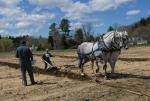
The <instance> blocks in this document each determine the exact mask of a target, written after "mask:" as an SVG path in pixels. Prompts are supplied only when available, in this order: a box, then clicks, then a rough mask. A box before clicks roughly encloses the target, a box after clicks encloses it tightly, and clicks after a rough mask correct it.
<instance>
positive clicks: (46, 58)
mask: <svg viewBox="0 0 150 101" xmlns="http://www.w3.org/2000/svg"><path fill="white" fill-rule="evenodd" d="M51 56H52V55H51V53H50V52H49V50H48V49H46V52H45V53H44V54H43V56H42V60H43V62H44V64H45V70H47V66H48V65H50V66H53V64H52V62H51V60H50V57H51Z"/></svg>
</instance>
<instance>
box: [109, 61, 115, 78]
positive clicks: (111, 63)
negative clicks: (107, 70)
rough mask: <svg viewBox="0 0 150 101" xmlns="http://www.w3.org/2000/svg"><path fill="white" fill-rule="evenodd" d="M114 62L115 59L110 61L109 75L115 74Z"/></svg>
mask: <svg viewBox="0 0 150 101" xmlns="http://www.w3.org/2000/svg"><path fill="white" fill-rule="evenodd" d="M115 64H116V61H111V62H110V66H111V76H115V74H114V72H115Z"/></svg>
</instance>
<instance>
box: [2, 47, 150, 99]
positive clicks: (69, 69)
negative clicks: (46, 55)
mask: <svg viewBox="0 0 150 101" xmlns="http://www.w3.org/2000/svg"><path fill="white" fill-rule="evenodd" d="M52 54H54V55H55V56H54V57H52V58H51V59H52V60H53V63H54V65H56V66H57V68H52V69H49V70H47V71H45V70H44V63H43V62H42V60H41V56H40V54H39V55H37V54H36V55H34V59H35V60H36V64H35V65H34V66H33V68H34V77H35V80H36V81H37V82H38V84H36V85H31V83H30V80H29V77H28V76H27V79H28V86H26V87H25V86H23V85H22V83H21V72H20V67H19V61H18V59H16V58H15V54H0V101H150V47H135V48H130V49H128V50H122V52H121V55H120V56H119V59H118V61H117V64H116V68H115V72H116V74H115V75H116V76H115V77H114V78H108V79H106V78H104V71H103V69H102V68H100V73H99V74H100V75H98V76H97V77H95V75H94V74H93V72H92V69H91V64H90V62H89V63H87V64H85V67H84V72H85V73H86V75H85V77H81V76H80V70H79V68H78V67H77V64H78V60H77V58H76V52H75V51H68V52H67V51H66V52H65V51H64V52H54V53H52ZM74 65H75V66H74ZM95 67H96V66H95ZM108 72H110V66H109V65H108Z"/></svg>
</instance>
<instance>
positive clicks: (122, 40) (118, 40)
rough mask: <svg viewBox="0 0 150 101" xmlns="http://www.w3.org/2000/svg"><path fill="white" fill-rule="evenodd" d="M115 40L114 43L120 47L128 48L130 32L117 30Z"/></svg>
mask: <svg viewBox="0 0 150 101" xmlns="http://www.w3.org/2000/svg"><path fill="white" fill-rule="evenodd" d="M113 42H114V45H115V46H116V47H117V48H119V49H121V48H125V49H128V33H127V32H126V31H122V32H119V31H115V33H114V38H113Z"/></svg>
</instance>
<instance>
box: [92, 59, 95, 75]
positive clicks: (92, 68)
mask: <svg viewBox="0 0 150 101" xmlns="http://www.w3.org/2000/svg"><path fill="white" fill-rule="evenodd" d="M91 67H92V70H93V73H94V74H95V71H94V60H91Z"/></svg>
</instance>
